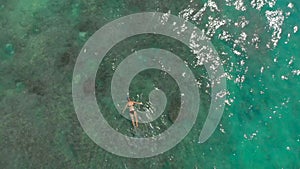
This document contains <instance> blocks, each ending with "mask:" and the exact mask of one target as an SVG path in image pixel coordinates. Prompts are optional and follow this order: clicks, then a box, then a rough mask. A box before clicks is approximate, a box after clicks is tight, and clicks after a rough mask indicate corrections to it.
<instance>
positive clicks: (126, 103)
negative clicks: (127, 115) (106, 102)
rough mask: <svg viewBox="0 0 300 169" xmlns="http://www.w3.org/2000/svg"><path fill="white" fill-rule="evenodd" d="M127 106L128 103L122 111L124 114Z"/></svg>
mask: <svg viewBox="0 0 300 169" xmlns="http://www.w3.org/2000/svg"><path fill="white" fill-rule="evenodd" d="M127 106H128V103H126V105H125V107H124V109H123V111H122V114H123V113H124V111H125V110H126V108H127Z"/></svg>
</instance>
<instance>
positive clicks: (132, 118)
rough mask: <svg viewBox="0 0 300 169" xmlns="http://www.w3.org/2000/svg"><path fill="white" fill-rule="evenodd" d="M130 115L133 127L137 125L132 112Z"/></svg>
mask: <svg viewBox="0 0 300 169" xmlns="http://www.w3.org/2000/svg"><path fill="white" fill-rule="evenodd" d="M129 115H130V118H131V122H132V125H133V127H135V124H134V117H133V114H131V113H130V114H129Z"/></svg>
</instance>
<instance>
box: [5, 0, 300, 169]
mask: <svg viewBox="0 0 300 169" xmlns="http://www.w3.org/2000/svg"><path fill="white" fill-rule="evenodd" d="M299 9H300V3H299V2H298V1H296V0H294V1H292V0H288V1H279V0H277V1H276V0H264V1H263V0H261V1H260V0H251V1H246V0H226V1H221V0H216V1H212V0H209V1H196V0H191V1H171V0H163V1H138V0H127V1H122V0H116V1H107V0H102V1H96V0H67V1H58V0H52V1H47V0H39V1H38V0H23V1H17V0H12V1H8V0H1V1H0V30H1V35H0V117H1V118H0V119H1V122H0V168H4V169H10V168H105V169H107V168H112V169H115V168H128V169H130V168H166V169H167V168H172V169H173V168H180V169H181V168H187V169H190V168H193V169H194V168H205V169H206V168H288V169H298V168H300V132H299V130H300V123H299V119H300V117H299V116H300V115H299V109H300V95H299V91H300V60H299V52H300V45H299V40H300V34H299V30H298V29H299V26H300V24H299V18H300V13H299ZM155 11H156V12H163V13H171V14H173V15H176V16H179V17H181V18H184V19H186V20H188V21H190V22H192V23H193V24H195V25H196V26H197V27H198V28H199V29H203V30H204V31H205V33H206V36H207V37H208V38H210V41H211V42H212V44H213V45H214V47H215V49H216V51H217V52H218V54H219V57H220V58H221V60H222V62H223V67H224V70H225V72H226V76H227V96H226V106H225V110H224V113H223V117H222V120H221V122H220V124H219V125H218V127H217V130H216V131H215V132H214V134H213V135H212V136H211V137H210V138H209V140H208V141H206V142H205V143H203V144H199V143H198V138H199V134H200V131H201V128H202V126H203V123H204V120H205V118H206V115H207V113H208V109H209V104H210V95H209V93H210V90H211V87H210V85H209V84H210V82H209V80H208V79H207V73H206V70H205V68H204V67H201V66H200V67H199V68H197V69H192V70H193V73H194V74H195V76H197V77H199V80H200V82H201V85H200V88H199V93H200V95H201V103H200V111H199V115H198V117H197V120H196V124H195V125H194V126H193V128H192V130H191V131H190V133H189V134H188V135H187V137H185V138H184V139H183V140H182V141H181V142H180V143H179V144H178V145H177V146H175V147H174V148H172V149H171V150H169V151H167V152H165V153H163V154H161V155H158V156H154V157H151V158H145V159H131V158H124V157H120V156H117V155H114V154H111V153H109V152H107V151H105V150H104V149H102V148H101V147H99V146H98V145H97V144H95V143H94V142H93V141H92V140H91V139H90V138H89V137H88V135H87V134H86V133H85V132H84V131H83V129H82V127H81V126H80V123H79V121H78V119H77V116H76V113H75V111H74V107H73V103H72V73H73V69H74V65H75V62H76V58H77V57H78V54H79V52H80V50H81V48H82V47H83V45H84V44H85V42H86V41H87V40H88V38H89V37H90V36H92V35H93V33H95V32H96V31H97V30H98V29H99V28H101V27H102V26H104V25H105V24H107V23H109V22H111V21H113V20H115V19H117V18H120V17H122V16H126V15H129V14H134V13H138V12H155ZM145 48H162V49H166V50H169V51H172V52H173V53H176V54H177V55H178V56H180V57H181V58H182V59H184V60H186V61H188V62H189V63H193V62H196V61H197V60H196V58H195V56H194V55H193V54H192V52H191V51H190V50H189V49H188V47H187V46H184V45H183V44H182V43H180V42H178V41H176V40H174V39H172V38H169V37H166V36H159V35H153V34H147V35H137V36H134V37H130V38H128V39H125V40H124V41H121V42H120V43H118V44H117V45H116V46H114V47H113V48H112V49H111V50H110V51H109V53H108V54H107V56H106V57H105V59H104V60H103V63H101V64H100V66H99V69H98V73H97V78H96V96H97V101H98V104H99V108H100V109H102V110H103V112H104V113H103V116H104V117H105V119H106V120H107V121H108V123H109V124H110V125H111V126H112V127H113V128H115V129H118V130H119V131H120V132H121V133H123V134H125V135H128V136H132V137H142V136H143V137H149V136H152V135H157V134H159V133H160V132H162V131H164V130H166V129H167V128H168V127H170V126H171V125H172V123H173V120H174V118H176V116H177V110H178V105H179V104H180V99H179V94H180V93H179V91H178V88H177V86H176V85H174V84H175V82H174V80H172V78H170V77H169V76H168V75H165V74H164V73H163V72H161V71H158V70H147V71H144V72H141V73H140V74H138V75H137V76H136V77H135V78H134V79H133V81H132V83H131V86H130V96H131V97H132V98H133V99H136V100H139V101H143V102H144V103H147V101H148V100H147V99H148V97H147V95H148V94H149V91H150V90H152V89H153V86H157V87H160V88H162V89H164V90H165V92H166V95H167V97H168V104H167V107H166V109H165V112H164V114H163V116H162V117H160V118H159V119H157V120H156V121H154V122H152V123H151V126H156V127H159V129H158V128H156V127H154V128H152V127H151V126H150V124H141V125H140V127H139V128H140V130H141V131H142V134H141V135H136V134H135V133H134V132H133V129H132V126H131V122H130V121H129V120H127V119H125V118H123V117H122V116H120V115H119V114H118V113H117V111H116V109H115V107H114V105H113V103H112V99H111V93H110V82H111V78H112V75H113V73H114V70H115V69H114V67H115V66H117V65H118V64H119V63H120V62H121V61H122V60H123V59H124V58H126V56H128V55H130V54H131V53H133V52H134V51H138V50H141V49H145ZM124 99H125V97H124ZM124 103H125V102H124ZM140 108H141V109H143V108H145V107H143V106H142V107H140Z"/></svg>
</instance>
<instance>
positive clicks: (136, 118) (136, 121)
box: [134, 111, 139, 127]
mask: <svg viewBox="0 0 300 169" xmlns="http://www.w3.org/2000/svg"><path fill="white" fill-rule="evenodd" d="M134 117H135V123H136V124H135V125H136V127H138V126H139V124H138V122H139V121H138V117H137V114H136V111H134Z"/></svg>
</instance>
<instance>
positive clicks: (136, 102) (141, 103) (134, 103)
mask: <svg viewBox="0 0 300 169" xmlns="http://www.w3.org/2000/svg"><path fill="white" fill-rule="evenodd" d="M133 103H134V104H143V103H142V102H133Z"/></svg>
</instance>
